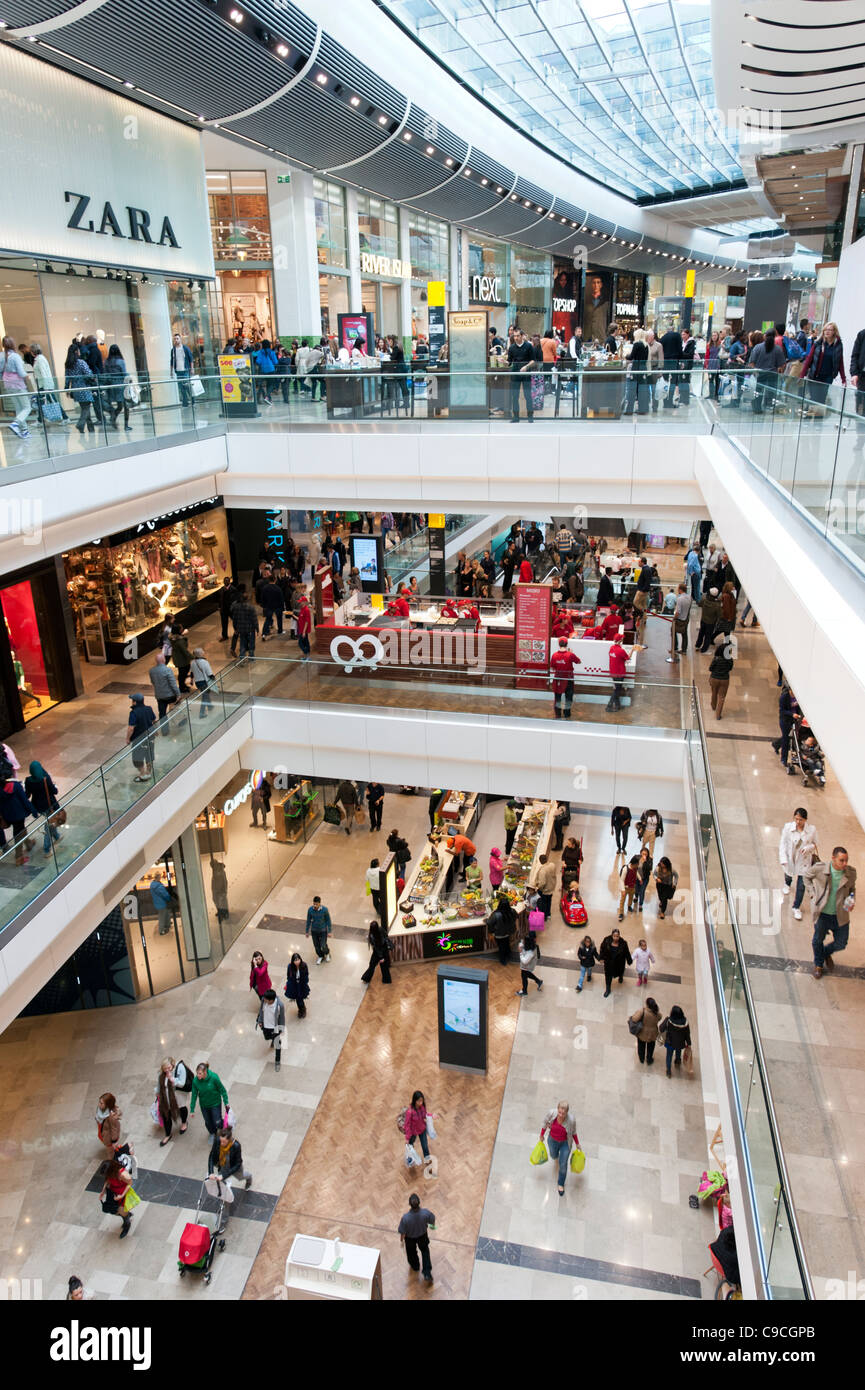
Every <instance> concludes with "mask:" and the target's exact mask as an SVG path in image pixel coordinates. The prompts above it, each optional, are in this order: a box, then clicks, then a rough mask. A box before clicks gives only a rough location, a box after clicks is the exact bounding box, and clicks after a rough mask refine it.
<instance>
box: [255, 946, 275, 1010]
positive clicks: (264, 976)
mask: <svg viewBox="0 0 865 1390" xmlns="http://www.w3.org/2000/svg"><path fill="white" fill-rule="evenodd" d="M249 988H250V989H254V990H255V992H256V994H257V995H258V997H259V999H260V998H261V996H262V995H263V994H264V993H265V991H266V990H269V989H273V985H272V983H271V980H270V975H269V974H268V971H267V961H266V960H265V959H264V956H263V955H262V954H261V952H260V951H253V953H252V960H251V962H250V971H249Z"/></svg>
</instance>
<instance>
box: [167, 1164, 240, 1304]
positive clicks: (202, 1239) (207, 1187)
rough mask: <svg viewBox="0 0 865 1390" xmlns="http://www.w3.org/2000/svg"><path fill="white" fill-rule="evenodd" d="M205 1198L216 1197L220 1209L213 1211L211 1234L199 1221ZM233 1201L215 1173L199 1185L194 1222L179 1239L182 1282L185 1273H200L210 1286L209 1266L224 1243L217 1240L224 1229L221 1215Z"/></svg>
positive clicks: (178, 1260)
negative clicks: (192, 1270) (192, 1271)
mask: <svg viewBox="0 0 865 1390" xmlns="http://www.w3.org/2000/svg"><path fill="white" fill-rule="evenodd" d="M205 1195H207V1196H208V1197H215V1198H216V1200H217V1202H218V1203H219V1206H218V1207H217V1210H216V1220H215V1222H214V1225H213V1230H211V1229H210V1227H209V1226H207V1225H206V1224H205V1223H204V1222H201V1221H199V1217H200V1215H201V1203H202V1202H203V1201H204V1198H205ZM233 1201H234V1193H233V1192H232V1190H231V1188H230V1187H229V1186H228V1183H226V1182H224V1181H223V1179H222V1178H220V1177H219V1176H218V1175H217V1174H216V1173H211V1175H210V1177H209V1178H205V1180H204V1182H203V1183H202V1184H201V1191H200V1192H199V1194H198V1206H197V1207H196V1208H195V1220H194V1221H188V1222H187V1223H186V1225H185V1226H184V1228H183V1234H182V1235H181V1237H180V1246H179V1247H178V1251H177V1269H178V1273H179V1274H180V1277H181V1279H182V1278H183V1276H184V1274H185V1273H186V1271H187V1270H188V1269H200V1270H201V1271H202V1272H203V1274H204V1282H205V1284H209V1283H210V1281H211V1279H212V1278H213V1275H212V1274H211V1272H210V1266H211V1265H212V1264H213V1257H214V1255H215V1254H216V1252H217V1250H224V1249H225V1241H224V1240H221V1239H220V1236H221V1235H222V1232H223V1231H224V1230H225V1226H224V1225H223V1224H222V1217H223V1212H224V1210H225V1207H226V1206H230V1204H231V1203H232V1202H233Z"/></svg>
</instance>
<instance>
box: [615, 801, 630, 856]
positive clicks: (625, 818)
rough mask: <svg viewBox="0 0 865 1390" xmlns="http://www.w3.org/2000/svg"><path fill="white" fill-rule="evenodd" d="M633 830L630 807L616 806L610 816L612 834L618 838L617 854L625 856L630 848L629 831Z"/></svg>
mask: <svg viewBox="0 0 865 1390" xmlns="http://www.w3.org/2000/svg"><path fill="white" fill-rule="evenodd" d="M630 828H631V808H630V806H614V807H613V813H612V815H611V816H610V834H611V835H615V837H616V854H617V855H618V854H624V853H625V852H626V850H627V848H628V831H629V830H630Z"/></svg>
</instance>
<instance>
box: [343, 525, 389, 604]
mask: <svg viewBox="0 0 865 1390" xmlns="http://www.w3.org/2000/svg"><path fill="white" fill-rule="evenodd" d="M349 544H350V549H351V563H352V566H353V567H354V568H356V569H357V570H358V571H359V572H360V583H361V588H362V590H363V592H364V593H365V594H372V593H379V592H380V591H381V589H382V586H383V576H384V551H383V545H382V539H381V536H354V535H353V536H352V537H351V540H350V542H349Z"/></svg>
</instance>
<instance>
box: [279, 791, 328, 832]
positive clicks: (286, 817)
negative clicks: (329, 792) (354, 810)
mask: <svg viewBox="0 0 865 1390" xmlns="http://www.w3.org/2000/svg"><path fill="white" fill-rule="evenodd" d="M321 795H322V794H321V788H320V787H313V786H312V784H311V783H310V782H309V781H307V780H305V779H304V781H302V782H298V784H297V785H296V786H294V787H291V788H290V790H289V791H287V792H286V793H285V795H284V796H283V797H281V798H280V800H279V801H276V800H274V801H273V802H272V808H273V825H274V829H275V831H276V838H277V840H279V841H280V843H281V844H287V845H291V844H294V843H295V841H297V840H299V839H300V838H301V836H302V835H303V834H304V831H305V830H306V829H309V827H310V826H312V825H316V824H317V823H318V822H319V821H320V820H321V819H322V816H323V815H324V812H323V809H322V802H321Z"/></svg>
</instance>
